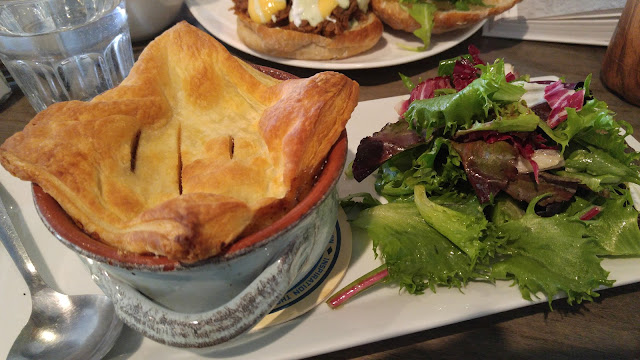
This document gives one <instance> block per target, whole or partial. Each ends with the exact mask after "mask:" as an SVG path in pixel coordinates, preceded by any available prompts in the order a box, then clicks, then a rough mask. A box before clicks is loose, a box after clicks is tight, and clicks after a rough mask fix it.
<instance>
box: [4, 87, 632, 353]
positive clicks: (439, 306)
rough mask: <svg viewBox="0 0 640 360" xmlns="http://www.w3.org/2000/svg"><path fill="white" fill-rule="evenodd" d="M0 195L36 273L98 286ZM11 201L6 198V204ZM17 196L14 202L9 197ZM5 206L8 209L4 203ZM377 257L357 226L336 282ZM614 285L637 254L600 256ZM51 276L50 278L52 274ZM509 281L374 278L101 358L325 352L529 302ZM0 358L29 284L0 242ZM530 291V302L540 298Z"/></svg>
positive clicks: (374, 109)
mask: <svg viewBox="0 0 640 360" xmlns="http://www.w3.org/2000/svg"><path fill="white" fill-rule="evenodd" d="M404 98H407V97H406V96H405V97H393V98H386V99H379V100H372V101H366V102H362V103H360V104H359V105H358V106H357V108H356V110H355V112H354V113H353V117H352V119H351V120H350V121H349V124H348V125H347V132H348V136H349V154H348V159H347V163H350V162H351V161H352V160H353V158H354V156H355V152H356V149H357V146H358V144H359V143H360V139H362V138H363V137H366V136H369V135H371V134H373V133H374V132H375V131H378V130H379V129H380V128H381V127H382V126H383V125H384V124H386V123H387V122H392V121H395V119H396V118H397V115H396V114H395V111H394V110H393V106H394V105H395V104H396V103H397V102H398V101H399V100H401V99H404ZM0 182H1V183H2V186H3V188H4V189H6V191H8V193H7V192H6V191H4V190H3V189H1V188H0V196H2V198H3V200H4V201H5V204H6V205H7V207H9V206H13V208H14V209H17V210H18V211H19V214H21V216H22V220H19V219H18V221H16V219H15V218H14V223H16V227H17V228H18V231H19V232H20V233H21V235H22V237H23V239H24V242H25V246H26V247H27V249H28V250H29V251H30V252H31V254H32V257H33V260H34V262H35V263H36V264H37V265H38V266H39V267H41V268H42V272H43V276H44V277H45V279H46V280H49V281H50V282H51V283H52V284H56V285H57V287H58V288H59V289H60V290H62V291H63V292H66V293H69V294H82V293H98V292H99V291H100V290H99V289H98V287H97V286H95V285H94V284H93V282H92V281H91V279H90V276H89V274H88V272H87V271H86V270H85V269H84V267H83V265H82V264H81V262H80V260H79V259H78V257H77V256H76V255H75V254H74V253H73V252H72V251H70V250H68V249H67V248H66V247H65V246H64V245H62V244H61V243H59V242H58V241H57V240H56V239H55V238H54V237H53V236H52V235H51V234H50V233H49V232H48V230H47V229H46V228H45V227H44V225H43V224H42V222H41V221H40V219H39V217H38V215H37V213H36V210H35V208H34V205H33V200H32V196H31V190H30V186H29V183H26V182H22V181H20V180H18V179H16V178H14V177H12V176H11V175H9V174H8V173H7V172H6V171H5V170H4V169H0ZM372 189H373V187H372V179H366V180H365V181H364V182H363V183H357V182H355V181H353V180H349V179H347V178H346V176H343V178H342V179H341V181H340V183H339V191H340V195H341V196H344V195H347V194H349V193H353V192H362V191H367V192H371V191H372ZM12 204H13V205H12ZM16 204H17V205H16ZM10 212H13V211H11V210H10ZM379 264H380V262H379V260H376V259H374V256H373V252H372V250H371V241H370V240H368V238H367V237H366V235H365V234H364V233H363V232H361V231H354V233H353V252H352V258H351V264H350V266H349V269H348V271H347V273H346V275H345V277H344V279H343V280H342V283H341V284H339V287H342V286H344V285H346V284H348V283H350V282H351V281H353V280H355V279H356V278H358V277H360V276H361V275H363V274H365V273H366V272H368V271H370V270H372V269H374V268H375V267H377V266H378V265H379ZM603 266H604V267H605V268H606V269H607V270H609V271H610V272H611V274H610V278H611V279H615V280H616V283H615V286H620V285H624V284H628V283H632V282H638V281H640V258H635V259H633V258H631V259H629V258H628V259H615V260H610V259H605V260H604V261H603ZM54 279H55V282H53V280H54ZM510 285H511V283H510V282H499V283H498V284H496V285H491V284H486V283H472V284H470V285H468V286H467V287H466V288H465V289H464V293H462V292H460V291H459V290H458V289H438V292H437V293H436V294H434V293H431V292H427V293H425V294H424V295H421V296H415V295H409V294H406V293H399V292H398V289H397V288H395V287H391V286H386V285H383V286H378V287H377V288H374V289H371V290H369V291H368V292H366V293H364V294H363V295H362V296H360V297H358V298H355V299H353V300H352V301H351V302H350V303H348V304H346V305H345V306H344V307H343V308H341V309H338V310H331V309H330V308H329V307H328V306H326V305H324V304H321V305H320V306H318V307H317V308H315V309H314V310H313V311H311V312H309V313H307V314H306V315H304V316H302V317H299V318H297V319H294V320H292V321H289V322H287V323H284V324H281V325H278V326H275V327H272V328H268V329H265V330H262V331H258V332H255V333H252V334H251V335H245V336H243V337H241V338H240V339H238V343H240V344H238V345H236V346H234V344H229V345H228V346H227V347H226V348H222V349H215V350H211V349H209V350H185V349H176V348H171V347H167V346H163V345H160V344H158V343H155V342H153V341H151V340H148V339H146V338H143V337H142V336H140V335H138V334H136V333H134V332H133V331H131V330H129V329H125V333H124V334H123V336H121V338H120V339H119V341H118V343H116V345H115V347H114V349H113V350H112V352H111V353H110V354H109V355H108V356H107V357H106V358H107V359H115V358H127V359H131V360H134V359H187V358H188V359H194V358H225V359H291V358H301V357H308V356H313V355H317V354H322V353H328V352H332V351H336V350H340V349H344V348H348V347H353V346H357V345H361V344H366V343H370V342H374V341H378V340H382V339H387V338H391V337H395V336H399V335H404V334H408V333H412V332H417V331H421V330H426V329H432V328H436V327H439V326H443V325H448V324H452V323H456V322H461V321H464V320H468V319H473V318H478V317H481V316H485V315H489V314H495V313H498V312H503V311H507V310H510V309H514V308H519V307H524V306H528V305H531V304H533V303H534V302H529V301H526V300H524V299H522V297H521V296H520V292H519V291H518V289H517V287H511V286H510ZM0 289H2V291H1V294H2V296H0V318H1V319H2V323H3V326H2V327H0V358H5V357H6V355H7V353H8V351H9V348H10V347H11V344H12V343H13V339H14V338H15V337H16V336H17V335H18V333H19V332H20V330H21V328H22V326H23V325H24V324H25V323H26V321H27V319H28V317H29V314H30V311H31V303H30V296H29V291H28V289H27V287H26V285H25V284H24V281H23V280H22V278H21V276H20V274H19V273H18V271H17V270H16V268H15V266H14V265H13V262H12V261H11V259H10V258H9V256H8V254H7V252H6V251H5V250H4V248H2V249H1V250H0ZM545 301H546V299H538V300H537V301H536V302H545Z"/></svg>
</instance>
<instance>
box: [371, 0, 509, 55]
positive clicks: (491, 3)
mask: <svg viewBox="0 0 640 360" xmlns="http://www.w3.org/2000/svg"><path fill="white" fill-rule="evenodd" d="M520 1H521V0H371V10H373V12H374V13H375V14H376V15H377V16H378V17H379V18H380V19H381V20H382V22H384V23H385V24H387V25H388V26H389V27H391V28H393V29H396V30H402V31H406V32H410V33H413V34H414V35H416V36H417V37H419V38H420V39H421V40H422V41H423V43H424V46H423V47H420V48H419V49H418V50H426V49H427V48H428V47H429V44H430V41H431V34H441V33H444V32H447V31H452V30H457V29H461V28H465V27H469V26H472V25H474V24H477V23H479V22H480V21H482V20H484V19H486V18H488V17H490V16H494V15H498V14H500V13H502V12H505V11H507V10H509V9H510V8H512V7H513V6H514V5H515V4H517V3H518V2H520Z"/></svg>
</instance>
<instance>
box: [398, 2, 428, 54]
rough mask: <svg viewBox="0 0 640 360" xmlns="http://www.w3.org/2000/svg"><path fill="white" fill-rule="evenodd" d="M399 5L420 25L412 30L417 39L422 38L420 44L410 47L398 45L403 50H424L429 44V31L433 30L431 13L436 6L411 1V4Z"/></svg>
mask: <svg viewBox="0 0 640 360" xmlns="http://www.w3.org/2000/svg"><path fill="white" fill-rule="evenodd" d="M400 5H401V6H403V8H404V9H405V10H406V11H407V12H408V13H409V15H410V16H411V17H412V18H413V19H414V20H415V21H416V22H417V23H418V24H420V27H419V28H418V29H416V30H415V31H414V32H413V35H415V36H416V37H417V38H418V39H420V40H422V44H423V45H422V46H418V47H410V46H406V45H402V44H401V45H400V47H402V48H403V49H405V50H412V51H425V50H427V49H428V48H429V45H431V31H432V30H433V14H434V13H435V12H436V10H437V8H436V6H435V5H433V4H432V3H422V2H413V3H412V4H411V6H410V7H409V6H404V5H403V4H402V3H400Z"/></svg>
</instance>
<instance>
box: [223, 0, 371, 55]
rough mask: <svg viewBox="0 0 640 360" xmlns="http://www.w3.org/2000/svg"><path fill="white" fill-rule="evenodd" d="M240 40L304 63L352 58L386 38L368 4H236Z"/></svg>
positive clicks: (288, 0)
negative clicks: (306, 61)
mask: <svg viewBox="0 0 640 360" xmlns="http://www.w3.org/2000/svg"><path fill="white" fill-rule="evenodd" d="M233 2H234V7H233V11H234V13H235V14H236V15H237V32H238V37H239V38H240V40H242V42H244V43H245V45H247V46H248V47H249V48H251V49H253V50H255V51H257V52H260V53H263V54H267V55H271V56H277V57H283V58H291V59H300V60H329V59H343V58H347V57H350V56H353V55H356V54H359V53H362V52H364V51H367V50H369V49H370V48H372V47H373V46H374V45H375V44H376V43H377V42H378V40H380V37H381V36H382V31H383V25H382V22H381V21H380V19H378V17H377V16H376V15H375V14H373V12H371V11H369V9H368V8H369V0H233Z"/></svg>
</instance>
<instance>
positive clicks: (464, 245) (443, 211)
mask: <svg viewBox="0 0 640 360" xmlns="http://www.w3.org/2000/svg"><path fill="white" fill-rule="evenodd" d="M414 199H415V202H416V206H417V207H418V211H420V215H422V218H423V219H424V221H426V222H427V224H429V225H430V226H431V227H433V228H434V229H436V230H438V232H439V233H441V234H442V235H444V236H445V237H446V238H447V239H449V240H451V242H452V243H454V244H455V245H456V246H457V247H459V248H460V249H461V250H462V251H464V252H465V254H467V255H468V256H469V257H470V258H471V261H472V262H474V263H475V261H476V259H477V257H478V254H479V253H480V249H481V247H482V243H481V242H480V241H479V240H478V239H480V238H481V237H482V235H483V231H484V230H485V229H486V228H487V219H485V218H484V214H482V211H479V215H477V216H473V215H468V214H465V213H462V212H459V211H456V210H453V209H450V208H447V207H445V206H442V205H438V204H436V203H434V202H433V201H431V200H429V198H428V197H427V195H426V193H425V189H424V186H421V185H418V186H416V187H415V188H414ZM476 203H477V207H478V208H480V204H479V203H478V202H477V201H476Z"/></svg>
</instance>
